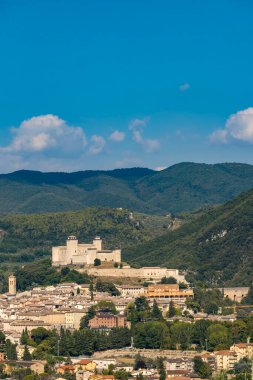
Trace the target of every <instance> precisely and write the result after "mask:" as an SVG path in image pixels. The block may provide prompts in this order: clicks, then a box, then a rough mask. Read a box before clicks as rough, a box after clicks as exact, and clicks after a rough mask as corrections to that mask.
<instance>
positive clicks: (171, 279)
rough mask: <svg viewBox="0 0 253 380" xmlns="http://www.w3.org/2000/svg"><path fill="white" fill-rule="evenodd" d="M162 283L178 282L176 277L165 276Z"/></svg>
mask: <svg viewBox="0 0 253 380" xmlns="http://www.w3.org/2000/svg"><path fill="white" fill-rule="evenodd" d="M161 284H177V280H176V279H175V278H174V277H163V278H162V279H161Z"/></svg>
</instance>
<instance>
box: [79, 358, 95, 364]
mask: <svg viewBox="0 0 253 380" xmlns="http://www.w3.org/2000/svg"><path fill="white" fill-rule="evenodd" d="M89 363H92V360H89V359H82V360H80V362H78V363H76V364H81V365H87V364H89Z"/></svg>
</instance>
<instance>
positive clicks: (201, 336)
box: [193, 319, 212, 349]
mask: <svg viewBox="0 0 253 380" xmlns="http://www.w3.org/2000/svg"><path fill="white" fill-rule="evenodd" d="M211 324H212V322H211V321H209V320H206V319H200V320H198V321H196V322H195V323H194V325H193V342H194V343H197V344H198V345H199V346H200V347H201V348H202V349H204V348H206V347H205V346H206V340H207V329H208V327H209V326H210V325H211Z"/></svg>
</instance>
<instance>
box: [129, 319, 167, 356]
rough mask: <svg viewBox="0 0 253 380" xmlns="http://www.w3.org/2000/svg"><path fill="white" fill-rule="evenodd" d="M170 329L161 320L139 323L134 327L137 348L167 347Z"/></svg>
mask: <svg viewBox="0 0 253 380" xmlns="http://www.w3.org/2000/svg"><path fill="white" fill-rule="evenodd" d="M168 335H169V329H168V327H167V326H166V324H165V323H163V322H160V321H154V322H146V323H137V324H136V326H135V329H134V346H135V347H136V348H152V349H159V348H165V346H166V342H167V337H168Z"/></svg>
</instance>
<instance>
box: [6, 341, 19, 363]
mask: <svg viewBox="0 0 253 380" xmlns="http://www.w3.org/2000/svg"><path fill="white" fill-rule="evenodd" d="M5 354H6V357H7V359H8V360H17V351H16V345H15V344H12V343H11V341H10V340H9V339H7V340H6V345H5Z"/></svg>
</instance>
